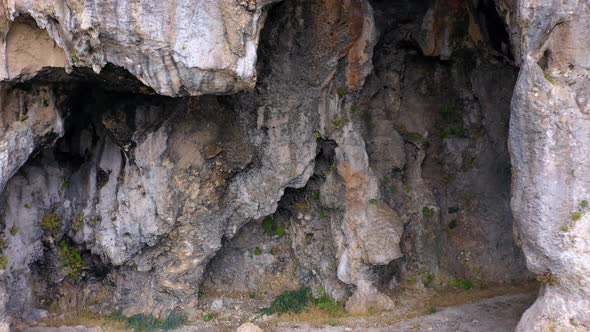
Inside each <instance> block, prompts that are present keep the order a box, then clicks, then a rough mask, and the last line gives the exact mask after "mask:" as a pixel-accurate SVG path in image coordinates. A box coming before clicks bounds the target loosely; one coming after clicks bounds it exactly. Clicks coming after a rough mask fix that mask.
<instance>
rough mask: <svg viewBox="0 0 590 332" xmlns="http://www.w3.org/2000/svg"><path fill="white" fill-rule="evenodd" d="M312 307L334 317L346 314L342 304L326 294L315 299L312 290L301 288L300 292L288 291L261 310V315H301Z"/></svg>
mask: <svg viewBox="0 0 590 332" xmlns="http://www.w3.org/2000/svg"><path fill="white" fill-rule="evenodd" d="M310 305H312V306H315V307H316V308H318V309H319V310H322V311H325V312H327V313H329V314H330V315H333V316H335V315H341V314H342V313H343V312H344V306H343V305H342V303H339V302H336V301H334V299H332V298H331V297H329V296H328V295H325V294H323V295H321V296H320V297H318V298H313V296H312V294H311V289H309V288H308V287H301V288H299V289H298V290H294V291H286V292H284V293H282V294H280V295H279V296H277V297H276V299H275V300H274V301H273V302H272V303H271V304H270V306H268V307H266V308H263V309H261V310H260V312H259V314H260V315H273V314H279V315H281V314H285V313H300V312H302V311H303V310H304V309H306V308H307V307H308V306H310Z"/></svg>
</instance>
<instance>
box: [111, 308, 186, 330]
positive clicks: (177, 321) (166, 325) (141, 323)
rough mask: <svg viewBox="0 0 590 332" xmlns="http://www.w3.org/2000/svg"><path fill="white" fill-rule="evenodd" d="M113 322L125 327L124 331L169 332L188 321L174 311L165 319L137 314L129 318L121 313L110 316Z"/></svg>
mask: <svg viewBox="0 0 590 332" xmlns="http://www.w3.org/2000/svg"><path fill="white" fill-rule="evenodd" d="M111 318H112V319H114V320H115V321H118V322H121V323H123V324H125V325H126V329H128V330H132V331H134V332H144V331H145V332H147V331H157V330H164V331H170V330H174V329H177V328H179V327H180V326H182V325H185V324H186V323H187V322H188V320H187V319H186V316H184V315H183V314H181V313H178V312H176V311H172V312H171V313H170V314H169V315H168V317H166V319H163V320H162V319H159V318H156V317H154V316H152V315H144V314H137V315H133V316H130V317H126V316H123V314H122V313H121V311H118V312H116V313H114V314H113V315H111Z"/></svg>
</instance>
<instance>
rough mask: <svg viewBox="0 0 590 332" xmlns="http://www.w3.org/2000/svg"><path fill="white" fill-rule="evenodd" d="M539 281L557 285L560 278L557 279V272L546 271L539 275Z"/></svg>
mask: <svg viewBox="0 0 590 332" xmlns="http://www.w3.org/2000/svg"><path fill="white" fill-rule="evenodd" d="M537 281H539V282H542V283H544V284H546V285H551V286H553V285H556V284H557V283H558V282H559V280H558V279H557V277H556V276H555V274H553V273H551V272H545V273H543V274H540V275H538V276H537Z"/></svg>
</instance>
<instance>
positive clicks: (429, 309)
mask: <svg viewBox="0 0 590 332" xmlns="http://www.w3.org/2000/svg"><path fill="white" fill-rule="evenodd" d="M436 311H437V310H436V307H430V308H428V313H429V314H431V315H432V314H435V313H436Z"/></svg>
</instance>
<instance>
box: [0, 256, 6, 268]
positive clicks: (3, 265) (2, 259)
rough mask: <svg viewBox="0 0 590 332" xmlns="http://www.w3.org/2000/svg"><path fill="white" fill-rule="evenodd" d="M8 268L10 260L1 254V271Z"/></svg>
mask: <svg viewBox="0 0 590 332" xmlns="http://www.w3.org/2000/svg"><path fill="white" fill-rule="evenodd" d="M7 267H8V258H6V256H5V255H4V254H3V253H0V270H6V268H7Z"/></svg>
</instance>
